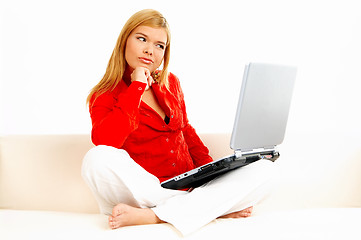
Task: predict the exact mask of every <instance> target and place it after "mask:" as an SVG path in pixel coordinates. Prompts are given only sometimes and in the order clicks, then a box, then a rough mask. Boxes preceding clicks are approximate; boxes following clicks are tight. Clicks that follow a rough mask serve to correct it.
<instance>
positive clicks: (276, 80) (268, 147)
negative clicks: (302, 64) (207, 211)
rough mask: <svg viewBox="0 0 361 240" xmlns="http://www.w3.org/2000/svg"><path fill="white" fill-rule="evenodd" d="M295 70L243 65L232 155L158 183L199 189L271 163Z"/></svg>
mask: <svg viewBox="0 0 361 240" xmlns="http://www.w3.org/2000/svg"><path fill="white" fill-rule="evenodd" d="M296 72H297V68H296V67H294V66H286V65H275V64H265V63H250V64H248V65H246V66H245V69H244V74H243V81H242V86H241V92H240V94H239V100H238V106H237V111H236V117H235V121H234V126H233V131H232V136H231V139H230V147H231V148H232V149H233V150H234V154H233V155H230V156H226V157H224V158H221V159H218V160H215V161H213V162H211V163H208V164H205V165H203V166H200V167H198V168H195V169H193V170H190V171H188V172H185V173H182V174H180V175H178V176H176V177H173V178H171V179H169V180H167V181H164V182H162V183H161V186H162V187H164V188H168V189H187V188H195V187H199V186H201V185H203V184H205V183H207V182H208V181H210V180H212V179H214V178H215V177H217V176H220V175H222V174H225V173H227V172H229V171H232V170H233V169H236V168H239V167H243V166H246V165H248V164H250V163H253V162H255V161H258V160H260V159H267V160H270V161H275V160H276V159H277V158H278V157H279V156H280V154H279V152H278V151H277V150H276V146H277V145H279V144H281V143H282V142H283V139H284V135H285V131H286V125H287V119H288V114H289V109H290V105H291V98H292V92H293V87H294V82H295V79H296Z"/></svg>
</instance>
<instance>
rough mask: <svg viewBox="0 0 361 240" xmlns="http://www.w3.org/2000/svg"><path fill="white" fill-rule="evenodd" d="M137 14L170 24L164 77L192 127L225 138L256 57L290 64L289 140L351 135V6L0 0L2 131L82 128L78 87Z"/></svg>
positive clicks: (356, 88)
mask: <svg viewBox="0 0 361 240" xmlns="http://www.w3.org/2000/svg"><path fill="white" fill-rule="evenodd" d="M144 8H153V9H157V10H159V11H160V12H162V13H163V15H164V16H165V17H166V18H167V20H168V22H169V24H170V27H171V31H172V49H171V65H170V70H171V71H172V72H173V73H175V74H176V75H177V76H178V77H179V78H180V80H181V84H182V87H183V91H184V93H185V98H186V104H187V109H188V116H189V119H190V121H191V123H192V125H193V126H194V127H195V128H196V129H197V131H198V132H200V133H205V132H231V130H232V127H233V120H234V114H235V110H236V104H237V98H238V94H239V90H240V86H241V79H242V73H243V68H244V65H245V64H246V63H248V62H252V61H254V62H269V63H282V64H291V65H296V66H298V76H297V80H296V86H295V91H294V97H293V103H292V106H291V112H290V117H289V124H288V133H289V134H292V133H298V132H309V133H321V134H322V133H329V134H333V133H345V134H360V133H361V126H360V125H361V114H360V103H361V94H360V90H361V83H360V80H361V73H360V69H361V44H360V43H361V14H360V10H361V9H360V7H359V5H358V4H357V1H356V0H355V1H348V0H340V1H332V0H327V1H318V0H311V1H308V0H307V1H305V0H303V1H290V0H284V1H281V0H278V1H272V0H248V1H228V0H222V1H219V0H218V1H210V0H208V1H196V0H193V1H188V0H182V1H174V3H173V2H172V1H157V0H148V1H136V0H127V1H120V0H111V1H110V0H101V1H91V0H82V1H80V0H61V1H60V0H59V1H51V0H32V1H27V0H8V1H4V0H1V5H0V9H1V10H0V14H1V25H0V27H1V31H0V34H1V35H0V39H1V45H0V46H1V48H0V50H1V52H0V56H1V58H0V61H1V62H0V67H1V68H0V79H1V81H0V94H1V95H0V101H1V102H0V135H8V134H84V133H85V134H87V133H89V132H90V130H91V122H90V117H89V113H88V109H87V107H86V104H85V99H86V97H87V95H88V92H89V90H90V89H91V88H92V87H93V86H94V85H95V84H96V83H97V82H98V81H99V80H100V79H101V78H102V76H103V74H104V72H105V68H106V65H107V63H108V60H109V58H110V55H111V52H112V50H113V48H114V46H115V43H116V40H117V38H118V35H119V33H120V31H121V28H122V26H123V24H124V23H125V21H126V20H127V19H128V18H129V17H130V16H131V15H132V14H133V13H135V12H136V11H138V10H141V9H144Z"/></svg>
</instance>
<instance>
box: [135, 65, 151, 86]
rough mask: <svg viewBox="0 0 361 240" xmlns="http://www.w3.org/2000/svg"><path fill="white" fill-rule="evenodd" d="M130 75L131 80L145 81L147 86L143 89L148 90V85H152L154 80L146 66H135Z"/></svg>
mask: <svg viewBox="0 0 361 240" xmlns="http://www.w3.org/2000/svg"><path fill="white" fill-rule="evenodd" d="M130 77H131V81H132V82H133V81H138V82H143V83H146V84H147V86H146V88H145V90H148V89H149V87H150V86H152V84H153V82H154V80H153V78H152V75H151V72H150V71H149V69H148V68H144V67H137V68H136V69H134V71H133V72H132V74H131V75H130Z"/></svg>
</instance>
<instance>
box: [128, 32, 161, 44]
mask: <svg viewBox="0 0 361 240" xmlns="http://www.w3.org/2000/svg"><path fill="white" fill-rule="evenodd" d="M135 34H136V35H137V34H138V35H142V36H144V37H146V38H149V37H148V36H147V35H146V34H144V33H141V32H139V33H135ZM157 43H160V44H163V45H164V46H166V45H167V44H166V43H165V42H162V41H157Z"/></svg>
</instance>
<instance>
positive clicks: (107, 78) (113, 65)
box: [86, 9, 171, 103]
mask: <svg viewBox="0 0 361 240" xmlns="http://www.w3.org/2000/svg"><path fill="white" fill-rule="evenodd" d="M138 26H148V27H154V28H163V29H164V30H165V31H166V34H167V43H166V48H165V52H164V58H163V69H162V71H161V72H160V76H159V84H160V85H161V86H162V85H165V86H166V87H168V65H169V57H170V37H171V36H170V30H169V25H168V23H167V21H166V19H165V18H164V17H163V15H162V14H161V13H160V12H158V11H156V10H152V9H145V10H141V11H139V12H137V13H135V14H134V15H133V16H131V17H130V18H129V19H128V21H127V22H126V23H125V25H124V27H123V29H122V31H121V32H120V34H119V37H118V40H117V43H116V45H115V47H114V50H113V53H112V56H111V57H110V60H109V62H108V66H107V69H106V71H105V74H104V76H103V78H102V79H101V81H100V82H99V83H98V84H97V85H95V87H93V88H92V90H91V91H90V93H89V95H88V98H87V101H86V102H87V103H89V102H90V100H91V98H92V97H93V95H94V94H96V96H99V95H101V94H103V93H105V92H108V91H113V90H114V88H115V87H116V86H117V85H118V84H119V82H120V81H121V80H122V78H123V74H124V72H125V70H126V67H127V62H126V60H125V46H126V43H127V40H128V37H129V35H130V34H131V33H132V31H133V30H134V29H135V28H137V27H138Z"/></svg>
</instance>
